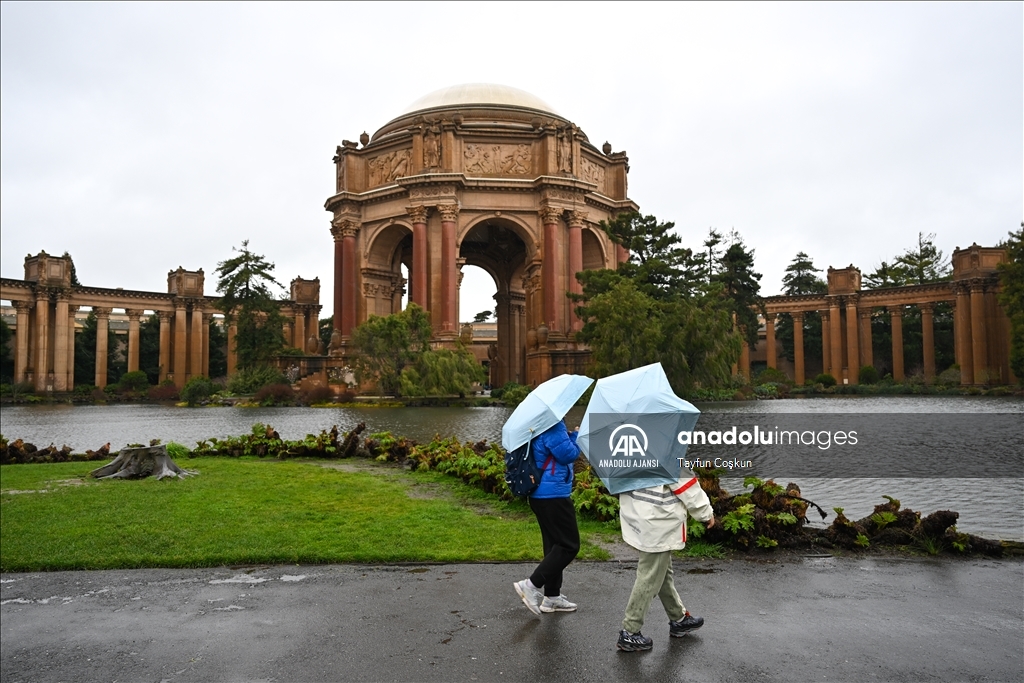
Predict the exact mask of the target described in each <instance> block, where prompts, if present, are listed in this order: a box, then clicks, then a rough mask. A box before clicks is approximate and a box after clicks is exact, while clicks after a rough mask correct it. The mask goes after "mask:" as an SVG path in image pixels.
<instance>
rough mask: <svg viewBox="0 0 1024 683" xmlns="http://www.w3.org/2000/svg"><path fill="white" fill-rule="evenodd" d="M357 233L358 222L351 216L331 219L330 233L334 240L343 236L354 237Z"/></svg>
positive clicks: (338, 239)
mask: <svg viewBox="0 0 1024 683" xmlns="http://www.w3.org/2000/svg"><path fill="white" fill-rule="evenodd" d="M358 233H359V223H358V222H357V221H354V220H352V219H351V218H335V219H334V220H333V221H331V234H332V235H334V241H335V242H337V241H340V240H341V239H342V238H344V237H355V236H356V234H358Z"/></svg>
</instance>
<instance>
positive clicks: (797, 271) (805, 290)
mask: <svg viewBox="0 0 1024 683" xmlns="http://www.w3.org/2000/svg"><path fill="white" fill-rule="evenodd" d="M820 272H821V268H816V267H815V266H814V261H813V260H812V259H811V257H810V256H808V255H807V254H806V253H805V252H802V251H801V252H797V255H796V256H794V257H793V260H792V262H790V264H789V265H788V266H786V274H785V275H784V276H783V277H782V292H783V294H786V295H787V296H804V295H820V294H825V293H827V292H828V283H827V282H825V280H823V279H822V278H821V277H819V276H818V275H817V273H820ZM803 327H804V361H805V363H807V362H811V363H815V362H818V361H820V360H821V314H819V313H818V312H817V311H807V312H806V313H804V324H803ZM775 338H776V339H777V340H778V342H779V345H780V346H781V348H782V352H783V353H784V354H785V356H786V358H788V359H789V360H790V361H794V360H796V350H795V347H794V340H795V337H794V334H793V316H792V315H790V314H789V313H783V314H782V315H780V316H779V322H778V324H777V325H776V327H775ZM805 367H806V366H805Z"/></svg>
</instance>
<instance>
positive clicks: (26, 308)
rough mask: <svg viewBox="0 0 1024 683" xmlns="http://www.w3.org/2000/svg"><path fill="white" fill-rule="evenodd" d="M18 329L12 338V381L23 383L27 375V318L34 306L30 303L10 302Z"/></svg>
mask: <svg viewBox="0 0 1024 683" xmlns="http://www.w3.org/2000/svg"><path fill="white" fill-rule="evenodd" d="M11 303H12V304H13V305H14V310H15V311H16V313H15V316H16V319H17V322H18V329H17V331H16V332H15V337H14V381H15V382H17V383H19V384H20V383H21V382H24V381H25V377H26V375H27V374H28V325H29V323H28V317H29V313H30V312H31V310H32V306H33V305H34V304H33V303H32V302H31V301H12V302H11Z"/></svg>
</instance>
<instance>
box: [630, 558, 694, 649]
mask: <svg viewBox="0 0 1024 683" xmlns="http://www.w3.org/2000/svg"><path fill="white" fill-rule="evenodd" d="M672 579H673V576H672V551H670V550H666V551H665V552H663V553H645V552H644V551H642V550H641V551H640V560H639V562H637V565H636V582H635V583H634V584H633V591H632V592H631V593H630V594H629V603H628V604H627V605H626V618H625V619H623V620H622V628H624V629H625V630H627V631H629V632H630V633H639V632H640V629H641V628H642V627H643V625H644V617H645V616H646V615H647V608H648V607H650V606H651V601H652V600H654V596H655V595H657V596H658V597H659V598H661V604H662V605H663V606H664V607H665V613H666V614H668V618H669V619H670V620H671V621H679V620H680V619H682V618H683V615H684V614H686V608H685V607H683V601H682V600H680V599H679V593H677V592H676V587H675V583H674V582H673V580H672Z"/></svg>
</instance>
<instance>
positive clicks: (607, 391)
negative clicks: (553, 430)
mask: <svg viewBox="0 0 1024 683" xmlns="http://www.w3.org/2000/svg"><path fill="white" fill-rule="evenodd" d="M699 415H700V411H699V410H697V408H695V407H694V406H693V404H691V403H690V402H688V401H684V400H683V399H681V398H679V397H678V396H676V395H675V392H673V391H672V386H671V385H670V384H669V382H668V377H667V376H666V375H665V370H664V369H663V368H662V367H661V363H654V364H653V365H646V366H644V367H641V368H636V369H634V370H628V371H626V372H621V373H619V374H617V375H612V376H610V377H603V378H601V379H599V380H597V386H595V387H594V394H593V396H591V398H590V403H589V404H588V405H587V410H586V412H585V413H584V414H583V420H582V422H581V423H580V434H579V437H578V438H577V439H576V444H577V445H578V446H579V447H580V450H582V451H583V454H584V455H586V456H587V460H589V461H590V466H591V468H593V470H594V472H595V473H596V474H597V476H599V477H600V478H601V481H603V482H604V484H605V487H606V488H607V489H608V491H609V493H612V494H617V493H623V492H625V491H633V490H636V489H642V488H647V487H650V486H657V485H658V484H672V483H675V482H676V481H677V480H678V478H679V475H680V471H681V466H680V464H679V460H678V458H681V457H683V456H685V454H686V446H685V445H681V444H679V443H678V441H677V440H676V436H677V434H678V433H679V432H681V431H692V430H693V427H694V425H696V424H697V417H698V416H699ZM645 419H646V424H648V425H654V426H656V430H657V434H655V433H652V434H650V435H648V434H645V433H643V434H642V433H641V432H640V431H639V430H635V429H630V427H632V426H633V425H632V424H628V425H627V424H624V423H625V422H629V421H631V422H643V421H644V420H645ZM624 428H625V429H624ZM648 431H651V430H650V429H648ZM629 434H636V435H638V440H637V441H636V443H637V444H638V446H642V448H643V449H644V450H647V449H648V443H647V441H648V438H649V439H650V448H651V450H652V451H656V452H651V453H650V454H649V455H650V456H651V458H650V459H655V460H658V461H659V465H658V466H657V467H651V468H647V467H640V468H638V469H636V470H634V471H633V472H628V471H626V470H624V469H623V468H622V462H623V461H624V458H622V457H619V458H618V459H616V458H614V457H612V456H613V455H614V453H615V443H613V442H612V441H611V439H613V438H615V437H617V438H619V439H621V438H622V437H623V436H625V435H629ZM641 434H642V436H640V435H641ZM595 440H599V442H598V441H595ZM606 440H608V442H607V443H606ZM655 444H657V447H656V448H655ZM605 446H608V448H607V450H605V448H604V447H605ZM599 452H600V453H601V455H602V457H592V455H597V453H599ZM630 452H631V451H629V450H628V449H627V451H626V453H627V455H628V454H629V453H630ZM629 457H632V456H629ZM632 460H633V462H636V461H638V460H639V461H643V460H644V459H643V458H632ZM602 463H615V465H605V464H602ZM641 464H643V463H642V462H641Z"/></svg>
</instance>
